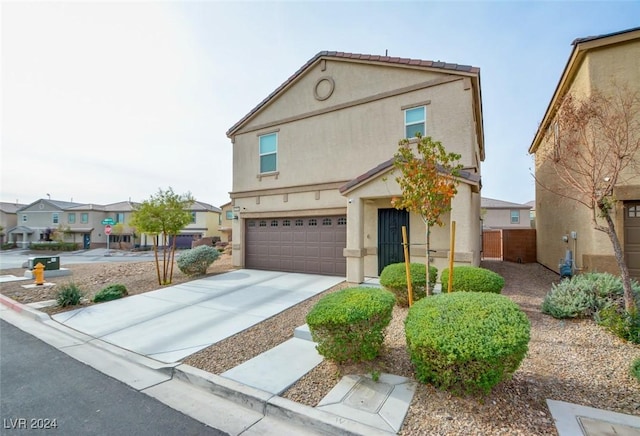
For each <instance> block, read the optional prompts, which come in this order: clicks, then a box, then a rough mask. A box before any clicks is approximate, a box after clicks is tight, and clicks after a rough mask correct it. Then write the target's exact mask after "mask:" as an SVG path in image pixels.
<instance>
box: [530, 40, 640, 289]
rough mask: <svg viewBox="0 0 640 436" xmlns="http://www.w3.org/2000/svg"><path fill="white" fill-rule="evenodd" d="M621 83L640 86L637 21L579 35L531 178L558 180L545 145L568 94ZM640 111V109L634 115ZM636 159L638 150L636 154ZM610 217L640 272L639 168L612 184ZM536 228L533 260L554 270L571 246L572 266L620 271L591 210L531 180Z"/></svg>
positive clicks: (536, 143) (534, 148) (543, 128)
mask: <svg viewBox="0 0 640 436" xmlns="http://www.w3.org/2000/svg"><path fill="white" fill-rule="evenodd" d="M623 87H627V91H626V92H631V93H633V92H640V27H639V28H634V29H630V30H624V31H621V32H616V33H611V34H607V35H600V36H594V37H587V38H580V39H577V40H575V41H574V42H573V50H572V52H571V55H570V57H569V60H568V62H567V65H566V66H565V69H564V72H563V73H562V76H561V77H560V81H559V82H558V85H557V87H556V90H555V92H554V94H553V96H552V97H551V101H550V103H549V106H548V108H547V110H546V112H545V114H544V118H543V120H542V122H541V123H540V127H539V128H538V131H537V132H536V135H535V137H534V139H533V142H532V144H531V146H530V148H529V152H530V153H533V154H535V168H536V178H537V179H538V180H540V181H542V182H544V183H545V184H546V185H547V186H555V185H557V184H558V180H559V179H558V177H557V176H556V175H555V174H554V172H553V171H552V170H551V171H550V170H548V169H549V168H550V161H549V158H545V156H547V155H548V151H549V150H553V147H554V146H556V145H557V144H558V141H562V132H558V129H557V128H555V126H557V111H558V108H559V106H560V104H561V102H562V101H563V98H564V97H565V96H566V95H568V94H571V95H574V96H576V97H577V98H581V97H588V96H590V95H592V94H594V93H596V92H597V93H600V94H602V95H604V96H612V95H614V93H616V92H619V91H620V89H623ZM639 116H640V115H639ZM635 161H636V163H637V162H640V155H638V156H636V158H635ZM612 193H613V197H614V198H615V201H616V202H615V205H614V210H613V213H612V218H613V219H614V222H615V227H616V230H617V234H618V237H619V238H620V242H621V245H622V247H623V251H624V256H625V262H626V263H627V266H628V267H629V272H630V274H631V275H632V277H635V278H640V173H638V172H637V168H628V170H627V172H626V173H624V174H621V177H620V178H619V179H618V184H617V185H616V186H615V187H614V188H613V192H612ZM535 210H536V228H537V245H538V262H540V263H542V264H543V265H546V266H547V267H549V268H551V269H554V270H557V268H558V263H559V262H558V261H559V259H562V258H563V257H564V254H565V251H566V250H567V249H571V250H573V251H574V253H573V258H574V259H575V262H576V267H577V268H578V269H580V270H582V271H601V272H603V271H606V272H611V273H615V274H617V273H619V269H618V267H617V266H616V262H615V258H614V252H613V247H612V244H611V241H610V240H609V238H608V236H607V235H606V234H604V233H603V232H600V231H597V230H595V229H594V228H593V225H592V223H591V216H590V211H589V210H588V209H587V208H586V207H584V206H582V205H579V204H578V203H577V202H575V201H572V200H569V199H567V198H564V197H562V196H559V195H556V194H554V193H553V192H550V191H549V190H546V189H544V188H542V187H541V186H539V184H536V207H535Z"/></svg>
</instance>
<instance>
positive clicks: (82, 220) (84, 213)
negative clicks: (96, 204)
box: [80, 212, 89, 224]
mask: <svg viewBox="0 0 640 436" xmlns="http://www.w3.org/2000/svg"><path fill="white" fill-rule="evenodd" d="M85 217H86V218H87V219H86V220H85V219H84V218H85ZM80 224H89V214H88V213H87V212H82V213H81V214H80Z"/></svg>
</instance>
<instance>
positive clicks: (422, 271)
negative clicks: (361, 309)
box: [380, 263, 438, 307]
mask: <svg viewBox="0 0 640 436" xmlns="http://www.w3.org/2000/svg"><path fill="white" fill-rule="evenodd" d="M409 266H410V271H411V289H412V290H413V301H417V300H419V299H421V298H423V297H424V296H425V295H426V287H425V284H426V281H427V274H426V270H427V267H426V265H425V264H424V263H411V264H409ZM436 277H438V268H436V267H435V266H429V285H430V286H431V287H432V288H433V285H435V283H436ZM380 284H381V285H382V286H384V288H385V289H387V290H388V291H391V292H393V294H394V295H395V296H396V302H397V304H398V305H399V306H404V307H407V306H409V296H408V291H407V270H406V266H405V264H404V263H392V264H391V265H387V266H385V267H384V269H383V270H382V273H380Z"/></svg>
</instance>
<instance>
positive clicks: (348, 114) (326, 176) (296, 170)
mask: <svg viewBox="0 0 640 436" xmlns="http://www.w3.org/2000/svg"><path fill="white" fill-rule="evenodd" d="M352 68H353V69H354V70H353V71H352V72H351V74H350V76H347V74H346V72H344V71H343V70H344V69H345V65H344V63H343V62H327V69H326V71H321V69H320V67H319V66H317V67H314V68H313V70H312V71H311V72H309V73H308V74H307V75H306V76H305V77H304V78H303V79H302V80H301V83H299V84H296V85H295V86H292V87H291V89H289V90H288V92H287V93H285V94H284V95H283V96H282V97H281V99H282V103H280V102H278V100H279V99H277V100H276V102H274V103H273V104H272V105H270V106H269V107H268V108H267V110H266V111H265V113H261V114H260V115H259V116H258V117H256V118H255V119H254V120H251V122H250V123H249V125H248V127H246V128H243V129H242V131H246V132H247V133H242V134H238V135H236V136H235V142H234V144H233V162H234V164H233V191H234V193H235V192H243V191H247V190H256V189H270V188H274V187H283V186H298V185H309V184H317V183H325V182H345V181H348V180H351V179H352V178H354V177H355V176H357V175H359V174H361V173H363V172H365V171H367V170H369V169H370V168H373V167H375V166H376V165H378V164H380V163H381V162H383V161H385V160H387V159H389V158H391V157H392V156H393V153H394V152H395V151H396V149H397V145H398V140H399V139H400V138H402V136H403V135H404V113H403V109H402V108H403V107H404V106H405V105H409V104H416V105H418V104H420V103H424V102H428V101H430V104H429V105H427V134H428V135H430V136H432V137H433V138H434V139H437V140H440V141H442V142H443V145H444V146H445V148H447V150H448V151H451V152H457V153H461V154H462V155H463V159H462V162H461V163H462V164H463V165H465V166H471V165H472V164H473V163H474V162H475V157H474V156H475V154H476V153H474V152H472V150H473V149H474V148H475V147H477V144H475V143H470V138H471V137H474V136H473V132H474V121H473V113H472V105H471V101H472V91H471V89H466V90H465V81H464V80H463V79H462V78H461V79H460V80H457V81H454V82H451V83H445V84H441V85H438V86H433V87H430V88H426V89H421V90H417V91H413V92H406V93H403V94H401V95H395V96H390V97H387V98H383V99H380V100H374V101H369V102H366V103H360V102H359V101H358V100H354V99H353V98H355V96H354V95H353V94H354V90H353V88H358V87H361V86H362V84H361V83H362V80H363V79H362V74H365V72H368V71H369V70H370V69H371V68H372V67H370V66H366V65H352ZM379 68H380V69H382V70H385V72H384V73H385V74H382V73H381V74H380V80H379V81H367V82H366V83H367V88H368V91H369V92H368V94H366V95H374V96H375V95H379V94H380V93H382V92H385V91H388V90H389V89H398V88H401V87H402V86H405V85H406V84H409V83H412V82H411V81H410V80H409V79H408V77H409V78H411V79H412V80H413V83H415V82H421V81H427V80H429V79H432V78H433V77H446V75H443V74H435V73H423V74H424V76H422V77H421V76H420V75H418V74H417V73H416V72H415V71H412V70H405V69H403V68H388V67H384V68H383V67H379ZM387 70H388V71H387ZM392 73H395V74H392ZM334 74H335V76H336V80H335V82H336V85H335V90H334V92H333V95H332V96H331V97H330V98H329V99H327V100H325V101H324V102H318V101H316V100H315V98H314V97H313V89H314V84H315V83H316V81H317V80H318V79H319V78H321V77H324V76H327V75H334ZM365 75H366V74H365ZM394 78H396V79H397V81H396V80H394ZM420 79H421V80H420ZM364 95H365V94H364V93H363V94H362V96H364ZM351 96H353V97H351ZM357 96H358V98H360V97H361V94H357ZM349 97H351V99H350V98H349ZM299 102H304V104H302V103H299ZM301 104H302V106H300V105H301ZM341 104H342V105H344V106H339V105H341ZM319 105H321V106H322V107H324V108H325V109H332V108H333V109H335V110H331V111H329V112H327V113H322V114H319V115H315V116H310V117H307V118H300V119H296V120H293V121H287V119H288V118H290V117H292V116H294V115H300V114H302V115H304V114H306V115H309V114H311V113H312V110H313V109H315V108H317V107H318V106H319ZM465 108H466V109H465ZM294 109H299V111H296V110H294ZM267 121H268V122H269V123H271V124H274V126H272V127H266V128H263V129H259V130H257V131H254V130H252V129H253V128H255V126H259V125H264V124H265V122H267ZM276 129H279V130H278V172H279V174H278V175H277V177H275V176H267V177H262V178H259V177H257V176H258V174H259V158H258V135H259V134H265V133H269V132H273V131H274V130H276Z"/></svg>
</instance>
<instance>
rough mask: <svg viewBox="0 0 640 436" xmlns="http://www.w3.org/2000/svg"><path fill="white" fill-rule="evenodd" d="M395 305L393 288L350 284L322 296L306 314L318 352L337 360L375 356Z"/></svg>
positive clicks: (359, 359) (365, 358)
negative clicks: (351, 286) (391, 289)
mask: <svg viewBox="0 0 640 436" xmlns="http://www.w3.org/2000/svg"><path fill="white" fill-rule="evenodd" d="M394 305H395V297H394V296H393V294H392V293H391V292H389V291H386V290H384V289H379V288H371V287H356V288H347V289H343V290H341V291H337V292H334V293H332V294H329V295H326V296H324V297H322V298H321V299H320V300H319V301H318V302H317V303H316V304H315V305H314V306H313V307H312V308H311V311H310V312H309V314H308V315H307V324H308V325H309V330H310V331H311V337H312V338H313V340H314V341H315V342H316V343H317V344H318V345H317V346H316V349H317V350H318V353H320V354H321V355H322V356H324V357H326V358H327V359H331V360H334V361H336V362H347V361H351V362H361V361H366V360H372V359H374V358H375V357H376V356H377V355H378V353H379V351H380V348H381V347H382V342H383V341H384V329H385V328H386V327H387V326H388V325H389V322H390V321H391V314H392V312H393V306H394Z"/></svg>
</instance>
